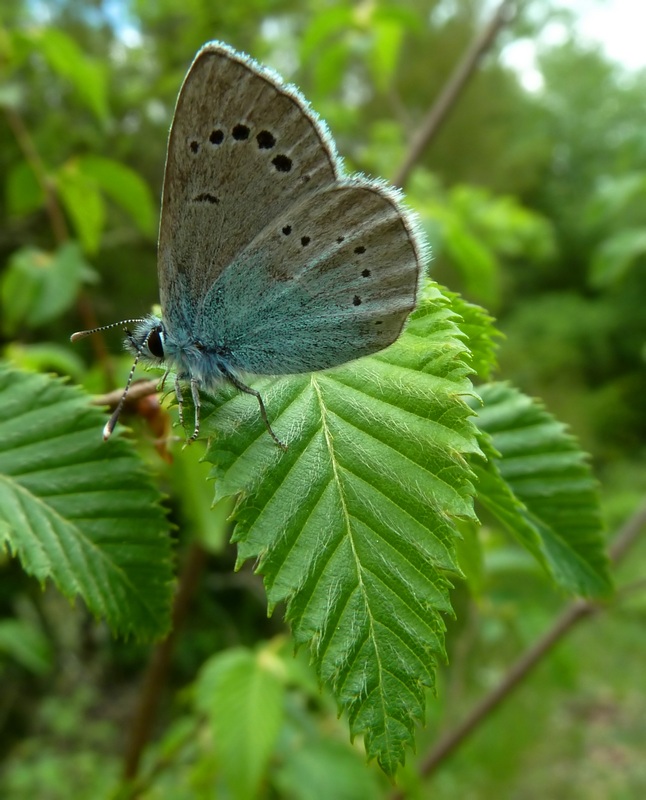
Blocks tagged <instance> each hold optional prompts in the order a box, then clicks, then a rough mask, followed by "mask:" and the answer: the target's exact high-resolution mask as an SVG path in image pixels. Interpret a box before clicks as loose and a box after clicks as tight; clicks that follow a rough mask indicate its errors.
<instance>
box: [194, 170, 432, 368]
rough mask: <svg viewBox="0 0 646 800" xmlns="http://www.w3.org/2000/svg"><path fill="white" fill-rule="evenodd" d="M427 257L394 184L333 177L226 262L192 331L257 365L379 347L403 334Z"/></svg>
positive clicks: (323, 364)
mask: <svg viewBox="0 0 646 800" xmlns="http://www.w3.org/2000/svg"><path fill="white" fill-rule="evenodd" d="M422 256H423V254H422V253H421V252H420V246H419V244H418V240H417V235H416V232H415V229H414V225H413V223H412V222H411V221H410V219H409V217H408V215H407V214H406V212H405V211H403V210H402V208H401V205H400V203H399V197H398V194H397V193H396V192H395V191H394V190H392V189H388V188H386V187H384V186H383V185H381V184H378V183H374V182H369V181H366V180H364V179H346V180H345V181H341V182H337V183H335V184H333V185H330V186H326V187H324V188H321V189H320V190H319V191H317V192H316V193H314V194H312V195H308V196H306V197H304V198H302V199H301V200H300V202H297V203H295V204H292V205H291V206H290V207H289V208H288V209H287V210H286V211H284V212H283V213H282V214H280V215H279V216H278V217H276V219H274V220H272V222H271V223H270V224H269V225H268V226H267V227H266V228H265V229H264V230H263V231H262V232H261V233H260V234H259V235H258V236H257V237H256V238H255V239H254V240H253V241H252V242H251V243H250V244H249V245H248V246H247V247H246V248H244V249H243V250H242V251H241V252H240V253H239V255H238V256H237V257H236V258H235V259H234V260H233V261H232V263H231V264H230V265H229V266H228V267H227V268H226V269H224V270H223V271H222V273H221V274H220V276H219V277H218V279H217V281H216V282H215V283H214V285H213V287H212V288H211V289H210V290H209V292H208V293H207V295H206V296H205V298H204V301H203V303H202V304H201V307H200V309H199V311H198V314H197V317H196V320H195V331H196V335H197V337H198V338H199V339H200V341H202V342H204V343H205V344H206V346H207V347H209V346H213V347H216V348H218V349H221V350H223V351H225V352H227V353H230V356H229V359H230V362H231V365H232V366H233V367H235V368H239V369H243V370H247V371H249V372H254V373H259V374H289V373H297V372H309V371H311V370H317V369H325V368H327V367H332V366H335V365H337V364H341V363H344V362H346V361H350V360H352V359H355V358H359V357H361V356H364V355H368V354H370V353H374V352H376V351H378V350H381V349H383V348H384V347H387V346H388V345H389V344H391V343H392V342H393V341H394V340H395V339H396V338H397V337H398V336H399V333H400V332H401V329H402V327H403V325H404V322H405V320H406V318H407V316H408V314H409V313H410V311H411V310H412V309H413V307H414V305H415V296H416V291H417V283H418V279H419V274H420V269H421V262H422Z"/></svg>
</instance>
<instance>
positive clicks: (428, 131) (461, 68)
mask: <svg viewBox="0 0 646 800" xmlns="http://www.w3.org/2000/svg"><path fill="white" fill-rule="evenodd" d="M516 2H517V0H502V2H501V4H500V5H499V6H498V8H497V10H496V11H495V13H494V15H493V16H492V18H491V20H490V22H489V24H488V25H487V26H486V27H485V28H483V30H482V31H481V32H480V33H479V34H478V35H477V36H476V38H475V39H474V40H473V42H472V43H471V45H470V46H469V48H468V49H467V50H466V52H465V54H464V56H463V58H462V60H461V61H460V62H459V64H458V65H457V66H456V68H455V70H454V71H453V74H452V75H451V77H450V78H449V80H448V81H447V82H446V83H445V85H444V88H443V89H442V92H441V93H440V96H439V97H438V98H437V100H436V101H435V103H433V105H432V106H431V108H430V110H429V112H428V114H427V115H426V117H425V118H424V120H423V122H422V124H421V125H420V127H419V129H418V131H417V133H416V134H415V136H414V137H413V140H412V142H411V146H410V149H409V151H408V153H407V155H406V157H405V158H404V162H403V163H402V165H401V166H400V167H399V169H398V170H397V172H396V173H395V176H394V178H393V183H394V184H395V185H396V186H402V187H403V186H404V184H405V183H406V181H407V180H408V177H409V175H410V173H411V171H412V169H413V167H414V166H415V164H416V163H417V161H418V160H419V158H420V157H421V155H422V153H423V152H424V151H425V150H426V148H427V147H428V145H429V144H430V142H431V140H432V139H433V138H434V137H435V136H436V135H437V132H438V131H439V129H440V127H441V126H442V124H443V123H444V122H445V121H446V119H447V118H448V116H449V112H450V111H451V109H452V108H453V106H454V105H455V103H456V101H457V99H458V97H459V96H460V94H461V93H462V91H463V89H464V87H465V86H466V84H467V83H468V81H469V79H470V78H471V77H472V76H473V74H474V73H475V71H476V68H477V67H478V64H479V63H480V61H481V60H482V57H483V56H484V55H485V53H487V51H488V50H489V49H490V48H491V47H492V45H493V43H494V42H495V40H496V37H497V35H498V33H499V32H500V31H501V29H502V28H504V27H505V25H507V24H509V22H511V20H512V19H513V18H514V16H515V14H516Z"/></svg>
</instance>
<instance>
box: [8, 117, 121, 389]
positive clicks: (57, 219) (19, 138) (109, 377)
mask: <svg viewBox="0 0 646 800" xmlns="http://www.w3.org/2000/svg"><path fill="white" fill-rule="evenodd" d="M5 114H6V117H7V122H8V123H9V127H10V128H11V131H12V133H13V135H14V137H15V139H16V142H17V143H18V147H19V148H20V151H21V152H22V154H23V156H24V158H25V161H26V162H27V164H28V165H29V167H30V169H31V171H32V172H33V173H34V176H35V178H36V181H37V183H38V185H39V186H40V188H41V190H42V192H43V196H44V198H45V211H46V213H47V216H48V218H49V224H50V226H51V229H52V233H53V235H54V239H55V240H56V243H57V244H58V245H62V244H65V242H67V241H69V239H70V233H69V229H68V227H67V221H66V220H65V214H64V212H63V209H62V208H61V205H60V203H59V201H58V195H57V194H56V188H55V184H54V182H53V181H52V179H51V178H50V176H49V173H48V171H47V168H46V166H45V164H44V162H43V160H42V158H41V157H40V153H39V152H38V149H37V148H36V145H35V144H34V140H33V139H32V137H31V134H30V133H29V131H28V129H27V126H26V125H25V123H24V121H23V119H22V117H21V116H20V114H18V112H17V111H16V110H15V109H13V108H6V109H5ZM78 310H79V314H80V316H81V319H82V320H83V324H84V326H85V328H86V329H87V330H91V329H92V328H97V327H98V323H97V320H96V315H95V313H94V308H93V306H92V304H91V302H90V301H89V300H88V298H87V295H86V294H85V293H84V292H81V294H80V296H79V300H78ZM92 348H93V350H94V355H95V358H96V359H97V360H98V361H99V363H100V364H102V366H103V371H104V374H105V376H106V381H107V382H108V384H109V385H113V383H114V380H113V378H114V375H113V370H112V366H111V363H110V360H109V358H108V351H107V349H106V346H105V342H104V340H103V337H102V336H93V337H92Z"/></svg>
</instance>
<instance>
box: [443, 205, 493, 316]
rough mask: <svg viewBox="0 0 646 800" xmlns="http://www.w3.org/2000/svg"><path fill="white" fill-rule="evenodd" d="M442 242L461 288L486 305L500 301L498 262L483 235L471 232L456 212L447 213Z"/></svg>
mask: <svg viewBox="0 0 646 800" xmlns="http://www.w3.org/2000/svg"><path fill="white" fill-rule="evenodd" d="M443 236H444V239H443V243H444V248H445V250H446V253H447V255H448V256H449V257H450V258H451V260H452V261H453V263H454V265H455V268H456V269H457V270H458V271H459V273H460V275H461V277H462V280H463V282H464V288H465V290H466V291H468V292H469V293H470V294H471V295H472V296H473V297H476V298H478V299H479V300H481V301H482V302H483V303H484V304H485V305H487V306H495V305H497V304H498V303H499V301H500V263H499V262H498V259H497V258H496V256H495V254H494V252H493V251H492V250H491V248H490V247H488V245H487V244H486V243H485V241H483V239H482V237H478V236H475V235H474V234H472V233H471V232H470V231H469V230H468V229H467V228H466V226H465V225H464V223H463V221H462V220H460V219H459V218H458V217H457V216H456V215H447V217H446V219H445V220H444V225H443Z"/></svg>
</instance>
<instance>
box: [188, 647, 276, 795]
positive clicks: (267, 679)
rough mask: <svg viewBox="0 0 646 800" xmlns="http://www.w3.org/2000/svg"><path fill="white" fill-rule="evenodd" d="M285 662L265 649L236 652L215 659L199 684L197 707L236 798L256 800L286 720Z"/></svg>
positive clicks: (228, 651)
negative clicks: (208, 722) (253, 799)
mask: <svg viewBox="0 0 646 800" xmlns="http://www.w3.org/2000/svg"><path fill="white" fill-rule="evenodd" d="M281 672H282V664H281V662H280V660H279V659H278V658H277V656H276V655H274V654H272V652H271V651H270V650H269V649H268V648H265V649H263V650H260V651H258V652H257V653H253V652H251V651H250V650H246V649H244V648H235V649H232V650H227V651H225V652H224V653H220V654H218V655H217V656H215V657H213V658H211V659H210V660H209V661H208V662H207V663H206V664H205V666H204V667H203V668H202V671H201V673H200V676H199V678H198V680H197V683H196V686H195V700H196V705H197V707H198V708H199V709H200V710H201V711H202V712H203V713H205V714H206V715H207V716H208V718H209V721H210V723H211V729H212V731H213V737H214V740H215V749H216V753H217V756H218V758H219V767H220V771H221V773H222V774H223V775H224V776H225V780H226V782H227V784H228V789H229V792H230V794H231V796H232V797H234V798H235V799H236V800H247V798H249V800H252V798H256V797H258V796H259V795H258V790H259V787H260V784H261V781H262V779H263V777H264V775H265V771H266V769H267V765H268V764H269V759H270V757H271V755H272V753H273V751H274V747H275V746H276V742H277V740H278V734H279V732H280V728H281V725H282V721H283V703H284V694H285V687H284V680H283V676H282V675H281Z"/></svg>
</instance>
